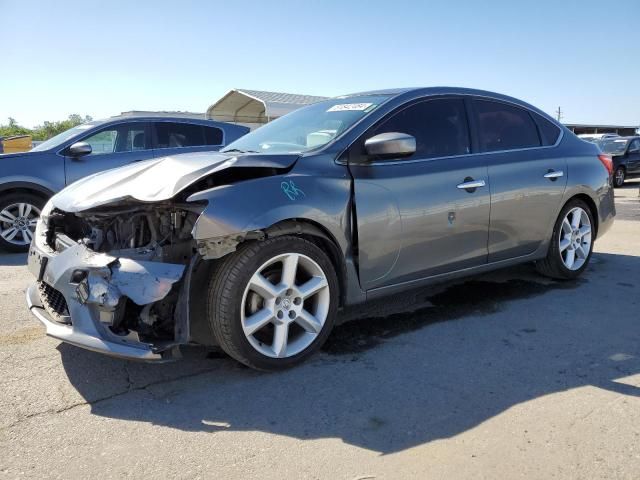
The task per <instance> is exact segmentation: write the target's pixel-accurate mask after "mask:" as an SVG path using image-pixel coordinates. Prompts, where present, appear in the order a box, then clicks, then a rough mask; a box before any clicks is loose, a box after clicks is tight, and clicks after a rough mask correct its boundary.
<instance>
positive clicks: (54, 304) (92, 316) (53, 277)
mask: <svg viewBox="0 0 640 480" xmlns="http://www.w3.org/2000/svg"><path fill="white" fill-rule="evenodd" d="M201 210H202V206H199V205H197V204H193V203H191V204H175V203H172V202H170V201H165V202H158V203H153V204H150V203H142V202H136V201H129V202H127V201H122V202H117V203H116V204H110V205H105V206H101V207H96V208H93V209H87V210H83V211H79V212H73V213H71V212H63V211H61V210H57V209H55V208H54V207H53V206H52V205H51V202H50V203H49V204H48V205H47V206H46V207H45V209H44V211H43V212H42V217H41V220H40V221H39V223H38V227H37V230H36V235H35V237H34V241H33V243H32V246H31V250H30V253H29V259H28V264H29V269H30V270H31V272H32V273H33V275H34V276H36V278H37V282H36V283H34V284H33V285H32V286H31V287H30V288H29V290H28V291H27V303H28V306H29V308H30V310H31V311H32V312H33V314H34V315H35V316H36V317H37V318H38V319H39V320H40V321H41V322H42V323H43V324H44V325H45V327H46V329H47V334H48V335H50V336H52V337H55V338H58V339H60V340H63V341H65V342H68V343H71V344H75V345H77V346H80V347H84V348H87V349H90V350H94V351H99V352H101V353H107V354H110V355H113V356H119V357H125V358H134V359H141V360H167V359H171V358H173V357H175V356H177V355H178V354H179V350H178V349H177V345H179V344H181V343H185V342H186V341H187V340H188V318H187V317H188V303H189V301H188V297H189V289H190V285H189V282H190V273H191V269H192V268H193V265H194V263H195V261H196V259H197V258H198V254H197V251H196V244H195V242H194V240H193V237H192V230H193V227H194V224H195V222H196V220H197V218H198V216H199V214H200V212H201Z"/></svg>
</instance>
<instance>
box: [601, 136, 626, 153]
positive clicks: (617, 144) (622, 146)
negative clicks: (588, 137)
mask: <svg viewBox="0 0 640 480" xmlns="http://www.w3.org/2000/svg"><path fill="white" fill-rule="evenodd" d="M628 143H629V140H622V139H618V140H613V139H609V138H608V139H606V140H600V141H599V142H598V146H599V147H600V150H602V151H603V152H604V153H610V154H612V155H620V154H623V153H624V152H625V150H626V149H627V144H628Z"/></svg>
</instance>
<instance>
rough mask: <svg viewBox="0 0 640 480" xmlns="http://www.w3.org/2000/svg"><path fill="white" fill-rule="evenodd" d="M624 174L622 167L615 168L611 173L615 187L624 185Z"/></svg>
mask: <svg viewBox="0 0 640 480" xmlns="http://www.w3.org/2000/svg"><path fill="white" fill-rule="evenodd" d="M625 175H626V172H625V170H624V167H618V168H616V171H615V172H614V173H613V186H614V187H616V188H620V187H621V186H622V185H624V178H625Z"/></svg>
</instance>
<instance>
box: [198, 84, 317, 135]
mask: <svg viewBox="0 0 640 480" xmlns="http://www.w3.org/2000/svg"><path fill="white" fill-rule="evenodd" d="M327 98H328V97H319V96H315V95H299V94H295V93H282V92H265V91H263V90H248V89H242V88H234V89H233V90H230V91H229V92H227V94H226V95H224V96H223V97H222V98H220V99H219V100H218V101H217V102H216V103H214V104H213V105H211V106H210V107H209V108H208V109H207V114H206V115H207V118H208V119H210V120H218V121H221V122H234V123H240V124H243V125H248V126H256V125H260V124H263V123H267V122H269V121H271V120H273V119H275V118H278V117H281V116H283V115H286V114H287V113H289V112H292V111H293V110H296V109H298V108H300V107H304V106H306V105H310V104H312V103H316V102H320V101H322V100H326V99H327Z"/></svg>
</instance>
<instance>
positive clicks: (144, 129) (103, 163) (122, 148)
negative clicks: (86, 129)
mask: <svg viewBox="0 0 640 480" xmlns="http://www.w3.org/2000/svg"><path fill="white" fill-rule="evenodd" d="M78 141H82V142H86V143H88V144H89V145H91V154H89V155H84V156H82V157H77V158H76V157H72V156H70V155H69V154H68V151H67V152H65V153H64V155H65V167H66V168H65V175H66V182H67V185H68V184H70V183H73V182H75V181H76V180H78V179H80V178H82V177H86V176H87V175H91V174H93V173H96V172H100V171H102V170H108V169H110V168H115V167H120V166H122V165H126V164H128V163H131V162H137V161H140V160H147V159H149V158H153V150H152V149H151V130H150V126H149V124H148V123H146V122H125V123H118V124H115V125H110V126H108V127H104V128H102V129H100V130H98V131H96V132H91V133H90V134H89V135H87V136H86V137H84V138H81V139H79V140H78Z"/></svg>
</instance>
